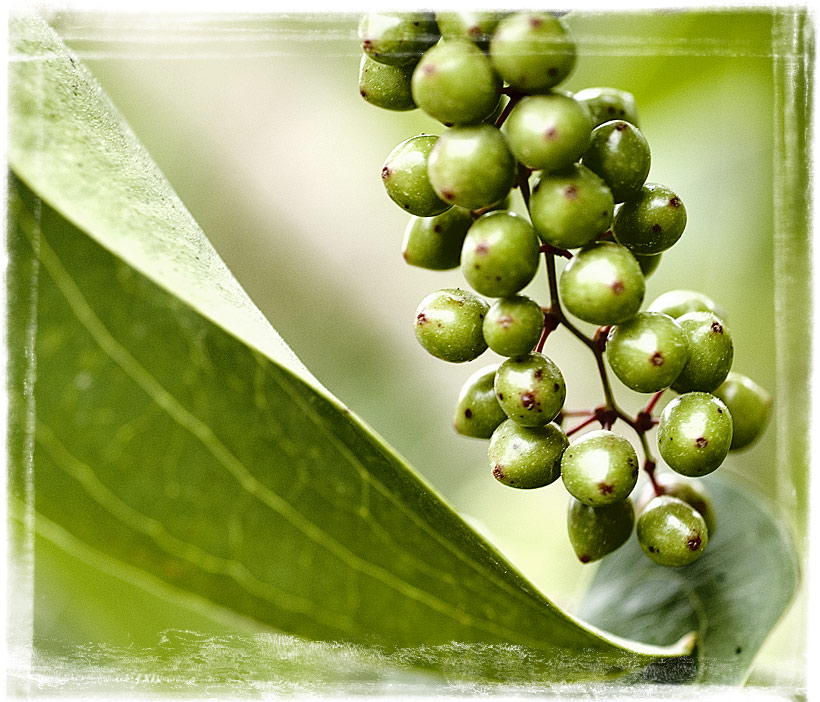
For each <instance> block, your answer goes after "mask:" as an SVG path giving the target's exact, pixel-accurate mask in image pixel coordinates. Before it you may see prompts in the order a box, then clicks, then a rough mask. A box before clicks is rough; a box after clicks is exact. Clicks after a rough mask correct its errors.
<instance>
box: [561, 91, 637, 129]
mask: <svg viewBox="0 0 820 702" xmlns="http://www.w3.org/2000/svg"><path fill="white" fill-rule="evenodd" d="M573 97H574V98H575V99H576V100H578V102H581V103H583V104H585V105H586V106H587V107H588V108H589V111H590V112H591V113H592V117H593V120H594V121H595V126H596V127H597V126H598V125H600V124H603V123H604V122H609V121H610V120H613V119H622V120H624V121H626V122H630V123H631V124H634V125H635V126H636V127H637V126H638V110H637V108H636V106H635V97H634V96H633V95H632V93H628V92H626V91H625V90H618V88H585V89H584V90H579V91H578V92H577V93H575V95H574V96H573Z"/></svg>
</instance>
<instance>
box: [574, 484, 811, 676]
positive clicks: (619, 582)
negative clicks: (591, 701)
mask: <svg viewBox="0 0 820 702" xmlns="http://www.w3.org/2000/svg"><path fill="white" fill-rule="evenodd" d="M703 480H704V483H705V485H706V488H707V490H708V491H709V494H710V496H711V497H712V501H713V504H714V508H715V514H716V515H717V520H718V521H717V527H716V529H715V534H714V535H713V536H711V537H710V539H709V547H708V548H707V550H706V552H705V553H704V555H703V556H702V557H701V558H700V559H698V560H697V561H695V562H694V563H692V564H691V565H689V566H686V567H684V568H664V567H662V566H659V565H656V564H655V563H653V562H652V561H650V560H649V559H648V558H647V557H646V556H645V555H644V554H643V552H642V551H641V548H640V546H639V545H638V542H637V540H636V539H630V541H629V542H628V543H627V544H626V545H624V546H623V547H622V548H621V549H619V550H618V551H616V552H615V553H613V554H611V555H610V556H607V558H606V559H604V560H603V561H602V562H601V566H600V569H599V570H598V572H597V573H596V574H595V579H594V580H593V582H592V584H591V586H590V589H589V592H588V593H587V595H586V598H585V599H584V601H583V602H582V604H581V607H580V609H579V612H578V613H579V615H580V616H581V617H583V618H585V619H586V620H587V621H591V622H595V623H596V624H598V625H599V626H601V627H604V628H605V629H608V630H609V631H613V632H616V633H618V634H620V635H621V636H627V637H633V638H636V639H639V640H641V641H649V642H651V643H655V644H658V645H662V644H663V643H664V642H671V641H675V640H677V638H678V637H679V636H680V635H681V634H682V633H686V632H688V631H696V632H697V633H698V644H697V660H698V666H697V674H696V677H695V679H696V680H697V681H698V682H702V683H708V684H712V685H729V684H737V683H741V682H743V681H745V679H746V677H747V676H748V673H749V669H750V667H751V665H752V662H753V661H754V658H755V655H756V654H757V652H758V650H759V649H760V647H761V645H762V644H763V641H764V640H765V638H766V636H767V635H768V633H769V632H770V631H771V629H772V628H773V627H774V625H775V624H776V623H777V622H778V620H779V619H780V617H781V616H782V615H783V613H784V611H785V610H786V607H787V606H788V604H789V602H790V601H791V599H792V596H793V595H794V592H795V589H796V587H797V582H798V566H797V558H796V555H795V553H794V549H793V547H792V542H791V538H790V536H789V534H788V533H787V532H786V530H785V528H784V526H783V524H784V520H783V519H782V518H781V519H776V518H775V516H774V515H772V514H771V513H770V512H769V511H768V510H767V509H766V508H765V507H764V506H763V503H762V500H761V499H760V498H756V496H755V495H754V494H752V493H750V492H749V491H748V489H740V488H739V487H737V486H736V485H735V484H733V483H732V482H730V481H729V480H728V479H726V478H723V479H721V478H720V477H719V476H710V477H709V478H704V479H703Z"/></svg>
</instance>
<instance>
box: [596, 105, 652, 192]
mask: <svg viewBox="0 0 820 702" xmlns="http://www.w3.org/2000/svg"><path fill="white" fill-rule="evenodd" d="M651 160H652V159H651V156H650V152H649V144H648V142H647V141H646V137H644V135H643V134H642V133H641V132H640V130H639V129H638V128H637V127H635V126H634V125H632V124H630V123H629V122H624V121H622V120H620V121H612V122H606V123H604V124H602V125H601V126H599V127H596V128H595V129H594V130H593V131H592V138H591V140H590V144H589V147H588V148H587V150H586V151H585V152H584V157H583V164H584V165H585V166H586V167H587V168H589V169H590V170H591V171H592V172H593V173H595V174H597V175H598V176H599V177H600V178H601V179H602V180H603V181H604V182H605V183H606V184H607V187H608V188H609V189H610V190H611V191H612V197H613V198H614V200H615V202H623V201H624V200H627V199H629V198H631V197H634V196H635V195H637V194H638V192H639V191H640V189H641V186H643V184H644V183H645V182H646V176H648V175H649V166H650V164H651Z"/></svg>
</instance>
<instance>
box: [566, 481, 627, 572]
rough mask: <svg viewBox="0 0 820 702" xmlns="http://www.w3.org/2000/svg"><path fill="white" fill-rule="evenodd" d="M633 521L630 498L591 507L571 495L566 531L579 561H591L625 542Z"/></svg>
mask: <svg viewBox="0 0 820 702" xmlns="http://www.w3.org/2000/svg"><path fill="white" fill-rule="evenodd" d="M634 524H635V510H634V509H633V507H632V501H631V500H628V499H626V500H621V501H620V502H615V503H613V504H611V505H602V506H600V507H590V506H589V505H585V504H584V503H583V502H579V501H578V500H576V499H575V498H573V497H570V500H569V506H568V509H567V534H568V535H569V541H570V543H571V544H572V549H573V550H574V551H575V555H576V556H578V560H579V561H581V563H592V562H593V561H597V560H598V559H600V558H603V557H604V556H606V555H607V554H608V553H612V552H613V551H614V550H615V549H617V548H618V547H620V546H622V545H623V544H624V543H626V540H627V539H628V538H629V535H630V534H631V533H632V527H633V526H634Z"/></svg>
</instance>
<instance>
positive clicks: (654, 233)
mask: <svg viewBox="0 0 820 702" xmlns="http://www.w3.org/2000/svg"><path fill="white" fill-rule="evenodd" d="M684 227H686V208H685V207H684V206H683V202H682V201H681V199H680V198H679V197H678V196H677V195H675V193H674V192H672V191H671V190H670V189H669V188H667V187H665V186H663V185H657V184H656V183H647V184H646V185H644V186H643V187H642V188H641V189H640V190H639V191H638V194H637V195H635V196H633V197H630V198H629V199H628V200H626V201H625V202H624V203H623V205H621V207H620V209H619V210H618V212H617V214H616V215H615V221H614V223H613V224H612V233H613V235H614V236H615V239H616V241H617V242H618V243H619V244H623V245H624V246H626V247H627V248H628V249H629V250H630V251H632V252H633V253H636V254H656V253H661V252H662V251H666V249H668V248H669V247H670V246H672V245H673V244H674V243H675V242H676V241H677V240H678V239H680V237H681V234H683V230H684Z"/></svg>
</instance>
